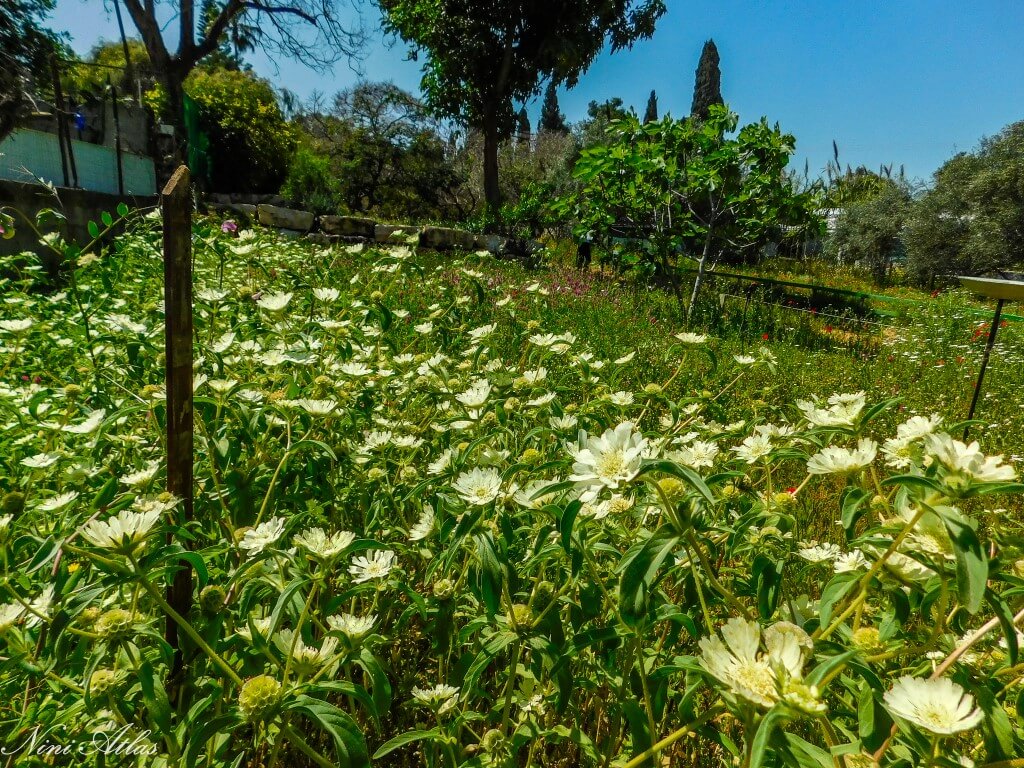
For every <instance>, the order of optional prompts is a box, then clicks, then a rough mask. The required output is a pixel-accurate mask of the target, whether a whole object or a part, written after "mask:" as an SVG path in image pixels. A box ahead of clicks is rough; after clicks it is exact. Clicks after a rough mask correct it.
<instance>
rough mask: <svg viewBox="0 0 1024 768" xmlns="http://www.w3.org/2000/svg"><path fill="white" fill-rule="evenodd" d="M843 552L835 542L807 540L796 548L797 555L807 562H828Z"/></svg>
mask: <svg viewBox="0 0 1024 768" xmlns="http://www.w3.org/2000/svg"><path fill="white" fill-rule="evenodd" d="M842 554H843V552H842V550H841V549H839V547H838V546H837V545H836V544H831V543H828V542H826V543H825V544H818V543H815V542H808V544H807V545H806V546H804V547H801V548H800V549H798V550H797V555H799V556H800V557H802V558H803V559H804V560H806V561H807V562H809V563H828V562H832V561H833V560H836V559H838V558H839V556H840V555H842Z"/></svg>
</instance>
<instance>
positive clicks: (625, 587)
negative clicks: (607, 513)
mask: <svg viewBox="0 0 1024 768" xmlns="http://www.w3.org/2000/svg"><path fill="white" fill-rule="evenodd" d="M681 541H682V539H681V537H679V536H677V535H675V533H674V532H673V531H672V530H671V529H670V528H668V527H667V526H663V527H661V528H659V529H658V530H657V531H655V532H654V533H653V534H651V537H650V538H649V539H647V541H645V542H644V543H643V546H642V547H641V548H640V550H639V551H638V552H636V554H634V555H633V556H632V557H630V555H629V554H628V553H627V555H626V557H627V558H629V559H628V561H627V562H625V567H624V568H623V570H622V576H621V578H620V579H619V608H620V610H621V612H622V618H623V619H624V620H625V621H626V623H627V624H629V625H630V626H636V625H637V624H638V623H640V620H641V619H642V618H643V616H644V614H645V613H646V611H647V601H648V599H649V597H650V592H651V589H652V588H653V587H654V584H655V582H656V581H657V578H658V571H659V570H660V568H661V566H662V565H663V564H664V563H665V561H666V560H669V559H671V558H672V552H673V550H675V549H676V548H677V547H678V546H679V544H680V542H681Z"/></svg>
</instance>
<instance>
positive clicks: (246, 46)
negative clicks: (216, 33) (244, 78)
mask: <svg viewBox="0 0 1024 768" xmlns="http://www.w3.org/2000/svg"><path fill="white" fill-rule="evenodd" d="M223 10H224V2H223V1H222V0H203V1H202V6H201V9H200V16H201V18H202V24H203V36H204V37H205V36H206V35H208V34H209V33H210V31H211V29H212V28H213V25H214V24H216V23H217V17H218V16H220V14H221V12H222V11H223ZM259 35H260V30H259V27H257V26H255V25H254V24H251V23H249V22H248V21H247V20H246V11H245V10H244V9H243V10H242V12H241V13H238V14H237V15H235V16H234V17H232V19H231V21H229V22H228V26H227V29H226V30H225V32H224V34H223V35H222V37H221V38H220V41H219V42H218V43H217V47H216V48H215V49H214V50H213V51H212V52H211V53H210V55H209V56H207V57H206V59H204V60H203V64H204V65H206V66H213V67H221V68H223V69H244V68H247V65H246V64H245V62H244V61H243V58H242V57H243V55H244V54H246V53H249V52H250V51H252V50H255V48H256V45H257V44H258V42H259Z"/></svg>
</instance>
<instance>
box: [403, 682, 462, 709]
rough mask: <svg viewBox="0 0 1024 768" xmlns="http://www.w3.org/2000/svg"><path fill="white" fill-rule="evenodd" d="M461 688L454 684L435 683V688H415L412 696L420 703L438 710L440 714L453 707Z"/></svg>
mask: <svg viewBox="0 0 1024 768" xmlns="http://www.w3.org/2000/svg"><path fill="white" fill-rule="evenodd" d="M458 695H459V689H458V688H456V687H455V686H454V685H445V684H444V683H442V684H440V685H435V686H434V687H433V688H413V689H412V696H413V698H414V699H416V701H418V702H419V703H420V704H423V705H425V706H428V707H430V708H431V709H433V710H436V711H437V712H438V713H439V714H441V713H444V712H446V711H448V710H449V709H451V708H452V707H453V706H454V705H455V702H456V701H457V700H458V699H457V697H458Z"/></svg>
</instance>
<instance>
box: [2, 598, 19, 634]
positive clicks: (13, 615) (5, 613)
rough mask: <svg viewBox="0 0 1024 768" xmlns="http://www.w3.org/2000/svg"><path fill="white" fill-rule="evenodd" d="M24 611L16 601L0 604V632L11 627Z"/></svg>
mask: <svg viewBox="0 0 1024 768" xmlns="http://www.w3.org/2000/svg"><path fill="white" fill-rule="evenodd" d="M24 613H25V609H24V608H22V607H21V606H20V605H18V604H17V603H5V604H3V605H0V634H3V633H4V632H6V631H7V630H9V629H10V628H11V627H13V626H14V625H15V624H16V623H17V621H18V619H20V618H21V617H22V616H23V615H24Z"/></svg>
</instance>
